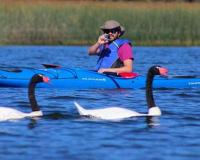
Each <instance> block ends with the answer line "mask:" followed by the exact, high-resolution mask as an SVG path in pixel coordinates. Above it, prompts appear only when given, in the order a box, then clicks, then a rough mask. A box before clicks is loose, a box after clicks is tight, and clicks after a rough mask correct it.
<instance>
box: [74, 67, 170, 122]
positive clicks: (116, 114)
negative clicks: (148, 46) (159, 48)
mask: <svg viewBox="0 0 200 160" xmlns="http://www.w3.org/2000/svg"><path fill="white" fill-rule="evenodd" d="M167 72H168V70H167V69H166V68H163V67H160V66H152V67H151V68H150V69H149V70H148V73H147V79H146V101H147V106H148V113H146V114H143V113H138V112H135V111H133V110H129V109H125V108H121V107H109V108H103V109H85V108H83V107H82V106H81V105H79V104H78V103H77V102H74V104H75V106H76V108H77V110H78V112H79V114H80V115H82V116H89V117H93V118H99V119H104V120H120V119H125V118H131V117H136V116H160V115H161V110H160V108H159V107H157V106H156V105H155V102H154V98H153V91H152V83H153V79H154V76H155V75H166V74H167Z"/></svg>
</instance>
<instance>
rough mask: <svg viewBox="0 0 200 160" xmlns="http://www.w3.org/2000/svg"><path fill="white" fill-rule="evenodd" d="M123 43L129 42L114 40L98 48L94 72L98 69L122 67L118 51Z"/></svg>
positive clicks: (127, 41)
mask: <svg viewBox="0 0 200 160" xmlns="http://www.w3.org/2000/svg"><path fill="white" fill-rule="evenodd" d="M125 43H129V44H130V45H131V42H130V41H129V40H127V39H116V40H115V41H112V42H111V43H110V44H108V47H106V45H102V46H101V47H100V54H99V59H98V61H97V64H96V70H99V69H100V68H117V67H121V66H123V62H122V61H121V60H120V59H119V56H118V49H119V48H120V47H121V46H122V45H123V44H125Z"/></svg>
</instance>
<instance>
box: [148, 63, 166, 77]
mask: <svg viewBox="0 0 200 160" xmlns="http://www.w3.org/2000/svg"><path fill="white" fill-rule="evenodd" d="M149 72H151V73H153V74H154V75H162V76H167V73H168V69H167V68H164V67H161V66H158V65H156V66H152V67H151V68H150V69H149Z"/></svg>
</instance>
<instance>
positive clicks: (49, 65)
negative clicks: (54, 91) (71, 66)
mask: <svg viewBox="0 0 200 160" xmlns="http://www.w3.org/2000/svg"><path fill="white" fill-rule="evenodd" d="M42 65H43V66H44V67H45V68H61V66H58V65H55V64H42Z"/></svg>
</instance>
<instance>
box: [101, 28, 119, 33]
mask: <svg viewBox="0 0 200 160" xmlns="http://www.w3.org/2000/svg"><path fill="white" fill-rule="evenodd" d="M119 31H120V30H119V29H118V28H114V29H104V30H103V32H104V33H106V34H109V33H112V34H115V33H116V32H119Z"/></svg>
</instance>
